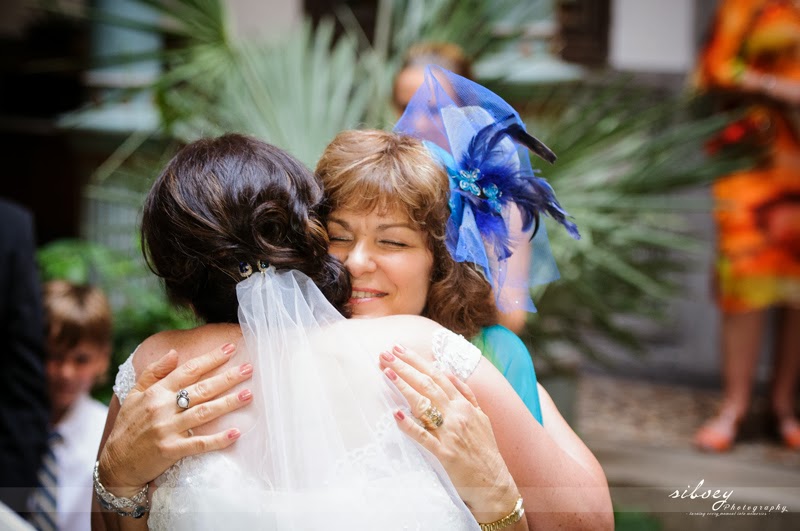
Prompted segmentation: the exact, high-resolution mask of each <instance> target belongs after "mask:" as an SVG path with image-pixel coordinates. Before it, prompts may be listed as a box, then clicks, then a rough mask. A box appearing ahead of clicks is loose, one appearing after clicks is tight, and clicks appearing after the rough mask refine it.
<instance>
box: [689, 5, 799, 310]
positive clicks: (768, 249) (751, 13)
mask: <svg viewBox="0 0 800 531" xmlns="http://www.w3.org/2000/svg"><path fill="white" fill-rule="evenodd" d="M744 68H747V69H752V70H754V71H756V72H759V73H763V74H765V75H772V76H781V77H786V78H791V79H796V80H800V2H798V1H792V0H722V1H721V3H720V7H719V11H718V13H717V18H716V21H715V26H714V30H713V32H712V34H711V39H710V40H709V42H708V44H707V46H706V47H705V49H704V50H703V51H702V52H701V57H700V74H701V78H702V80H703V83H704V84H705V86H716V87H718V88H723V89H725V88H735V86H736V83H737V76H738V75H740V73H741V72H742V70H743V69H744ZM745 101H747V100H745ZM799 111H800V109H798V108H797V107H794V108H792V107H789V106H788V105H787V104H783V103H780V104H779V103H776V102H769V101H767V100H766V99H762V100H760V101H758V102H755V101H751V102H750V103H749V107H748V111H747V115H748V119H749V120H750V121H749V122H748V123H751V124H757V125H758V130H759V132H760V133H759V137H760V138H761V143H762V145H765V146H766V150H767V156H766V157H765V160H764V162H763V163H762V164H760V165H758V166H757V167H756V168H754V169H750V170H747V171H743V172H739V173H734V174H732V175H727V176H725V177H722V178H720V179H718V180H717V182H716V183H715V184H714V186H713V194H714V199H715V212H714V216H715V220H716V222H717V226H718V238H719V241H718V246H719V249H718V250H719V254H718V262H717V278H718V285H717V288H718V289H717V292H718V299H719V305H720V307H721V309H722V310H723V311H724V312H742V311H749V310H757V309H761V308H766V307H768V306H775V305H788V306H793V307H798V308H800V119H798V118H799V117H800V112H799ZM729 129H731V128H729ZM728 132H729V133H732V134H733V135H734V136H735V135H736V134H737V131H734V130H731V131H728Z"/></svg>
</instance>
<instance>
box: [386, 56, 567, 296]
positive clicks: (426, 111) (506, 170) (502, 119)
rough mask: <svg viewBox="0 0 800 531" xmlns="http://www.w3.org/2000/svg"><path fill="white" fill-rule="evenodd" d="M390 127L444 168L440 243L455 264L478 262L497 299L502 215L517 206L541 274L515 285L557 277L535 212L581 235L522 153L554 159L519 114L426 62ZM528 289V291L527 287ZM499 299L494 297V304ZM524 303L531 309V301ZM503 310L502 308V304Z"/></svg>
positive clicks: (505, 249)
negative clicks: (446, 196)
mask: <svg viewBox="0 0 800 531" xmlns="http://www.w3.org/2000/svg"><path fill="white" fill-rule="evenodd" d="M394 130H395V131H396V132H399V133H403V134H408V135H411V136H414V137H417V138H419V139H421V140H423V142H424V143H425V145H426V146H427V148H428V149H429V151H430V152H431V154H432V155H433V156H434V157H435V158H436V159H437V160H438V161H439V162H440V163H441V164H442V165H443V166H444V167H445V168H446V169H447V173H448V176H449V178H450V190H451V192H450V219H449V222H448V227H447V236H446V243H447V248H448V250H449V251H450V254H451V255H452V256H453V258H454V259H455V260H456V261H461V262H472V263H474V264H476V265H478V266H479V267H480V268H481V270H482V271H483V273H484V275H485V276H486V278H487V280H488V281H489V282H490V283H491V284H492V286H493V288H494V289H495V294H496V296H499V293H500V288H501V287H502V286H503V284H504V283H505V282H506V281H507V280H508V279H507V270H506V268H505V262H506V260H508V258H509V257H510V256H511V254H512V253H513V248H514V243H515V242H514V240H515V237H518V236H520V235H514V234H510V231H509V212H510V207H511V206H512V205H514V206H516V207H517V209H518V211H519V214H520V216H521V220H522V231H523V233H526V232H529V231H530V230H531V228H532V227H533V230H534V232H535V233H536V234H537V235H536V236H535V238H534V264H533V269H534V270H535V269H537V267H538V266H539V264H542V267H541V272H540V274H537V272H536V271H533V272H532V274H531V278H525V279H515V281H516V284H517V285H519V284H520V283H523V284H524V286H525V287H526V288H527V287H528V285H529V283H533V284H543V283H546V282H550V281H552V280H555V279H556V278H558V272H557V269H556V268H555V267H554V266H553V267H547V264H554V261H553V259H552V253H551V252H550V246H549V242H548V241H547V236H546V233H545V231H544V230H539V229H540V228H541V229H543V227H540V217H541V216H542V215H546V216H550V217H551V218H553V219H554V220H555V221H557V222H558V223H560V224H561V225H563V226H564V227H565V228H566V230H567V231H568V232H569V233H570V235H572V236H573V237H574V238H576V239H579V238H580V234H579V233H578V229H577V227H576V226H575V224H574V223H573V222H571V221H569V219H568V214H567V212H566V211H565V210H564V209H563V208H562V207H561V205H559V203H558V201H557V200H556V197H555V193H554V192H553V189H552V188H551V187H550V185H549V184H548V183H547V181H546V180H544V179H543V178H541V177H539V176H538V171H537V170H534V169H533V168H532V167H531V164H530V157H529V155H528V150H531V151H532V152H534V153H535V154H536V155H538V156H539V157H541V158H543V159H544V160H547V161H548V162H551V163H552V162H554V161H555V160H556V156H555V154H554V153H553V152H552V151H551V150H550V149H549V148H548V147H547V146H545V145H544V144H543V143H542V142H540V141H539V140H538V139H536V138H535V137H533V136H531V135H530V134H528V133H527V131H526V130H525V125H524V124H523V123H522V120H521V119H520V117H519V114H517V112H516V111H515V110H514V109H513V108H512V107H511V106H510V105H508V103H506V102H505V101H504V100H503V99H502V98H500V97H499V96H498V95H496V94H494V93H493V92H491V91H490V90H488V89H486V88H485V87H482V86H481V85H479V84H477V83H475V82H473V81H470V80H468V79H466V78H463V77H461V76H458V75H456V74H453V73H452V72H449V71H448V70H445V69H443V68H441V67H438V66H429V67H428V68H427V69H426V72H425V81H424V83H423V85H422V86H421V87H420V88H419V89H418V90H417V92H416V93H415V94H414V97H413V98H412V99H411V101H410V102H409V105H408V107H407V108H406V111H405V112H404V113H403V116H401V117H400V120H399V121H398V122H397V125H396V126H395V128H394ZM526 291H527V289H526ZM500 302H501V301H500V300H499V299H498V303H500ZM526 303H527V308H528V309H530V310H533V309H534V308H533V304H532V302H531V301H526ZM501 309H502V310H505V309H506V308H502V306H501Z"/></svg>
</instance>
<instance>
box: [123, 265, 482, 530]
mask: <svg viewBox="0 0 800 531" xmlns="http://www.w3.org/2000/svg"><path fill="white" fill-rule="evenodd" d="M237 291H238V297H239V304H240V313H239V321H240V324H241V326H242V332H243V334H244V337H245V340H246V344H247V350H248V351H249V353H250V356H251V358H252V359H253V364H254V366H255V367H256V371H255V373H254V376H253V381H252V382H251V385H250V387H251V388H252V389H253V394H254V397H255V399H254V403H253V404H252V405H251V406H248V407H247V408H245V410H242V411H247V412H248V415H249V417H240V418H239V419H238V422H240V424H238V425H237V426H241V425H242V424H241V422H244V423H245V426H244V429H242V433H243V434H242V437H241V438H240V439H239V440H238V441H237V442H236V444H234V445H233V446H232V447H230V448H228V449H226V450H225V451H221V452H213V453H209V454H203V455H199V456H193V457H187V458H185V459H182V460H181V461H179V462H178V463H176V464H175V465H174V466H173V467H171V468H170V469H169V470H167V471H166V472H165V473H164V474H162V475H161V476H160V477H159V478H157V480H156V485H157V489H156V490H155V491H154V493H153V495H152V501H151V511H150V515H149V521H148V524H149V527H150V529H157V530H187V531H188V530H192V531H195V530H227V531H234V530H239V529H248V530H250V529H264V530H317V529H319V530H326V531H328V530H340V529H341V530H345V529H347V530H352V529H358V530H414V529H420V530H423V529H424V530H477V529H478V525H477V524H476V523H475V520H474V519H473V518H472V515H471V514H470V513H469V511H468V510H467V508H466V507H465V506H464V504H463V502H462V501H461V500H460V499H459V498H458V496H457V494H456V492H455V489H454V488H453V486H452V484H451V483H450V481H449V479H448V478H447V476H446V474H445V473H444V471H443V470H442V468H441V466H440V465H439V463H438V461H437V460H436V459H435V458H434V457H433V456H432V455H430V454H429V453H428V452H427V451H426V450H424V449H423V448H422V447H420V446H419V445H417V444H416V443H414V442H413V441H412V440H411V439H410V438H408V437H407V436H405V435H404V434H403V433H401V432H400V431H399V429H398V428H397V425H396V423H395V421H394V419H393V417H392V413H393V411H394V410H395V409H396V408H397V407H405V408H406V409H407V403H406V402H405V400H404V399H403V398H402V396H401V395H400V394H399V393H398V392H397V391H396V390H395V389H394V387H393V386H392V385H391V384H389V383H388V380H385V377H384V376H383V375H382V374H381V372H380V370H379V368H378V366H377V361H376V360H377V353H376V352H367V351H365V347H364V346H363V345H361V344H359V341H358V339H357V338H356V337H354V335H355V334H354V333H353V326H355V325H350V324H348V323H351V322H348V321H346V320H344V319H343V318H342V317H341V316H340V315H339V314H338V312H336V311H335V310H334V309H333V308H332V307H331V306H330V304H329V303H328V302H327V301H326V300H325V299H324V297H322V295H321V293H320V292H319V290H318V289H317V288H316V286H314V285H313V283H312V282H311V281H310V280H309V279H308V278H307V277H305V275H303V274H301V273H298V272H295V271H290V272H279V273H278V272H275V271H274V270H273V269H270V270H268V271H267V273H265V274H254V275H253V276H252V277H250V278H249V279H247V280H245V281H243V282H241V283H240V284H239V287H238V290H237ZM360 326H362V327H363V326H364V325H363V323H362V324H361V325H360ZM362 329H363V328H362ZM431 341H432V348H431V350H432V352H433V353H434V356H435V358H436V359H437V362H438V363H440V364H442V365H444V366H445V367H447V368H449V369H450V370H451V371H452V372H453V373H454V374H456V375H458V376H459V377H460V378H462V379H466V378H467V377H468V376H469V375H470V374H471V373H472V371H473V370H474V368H475V367H476V366H477V364H478V361H480V357H481V355H480V351H478V349H476V348H475V347H474V346H473V345H471V344H470V343H469V342H467V341H466V340H465V339H464V338H462V337H461V336H457V335H455V334H453V333H452V332H449V331H447V330H444V329H438V330H437V331H436V332H435V333H434V334H433V336H432V338H431ZM134 355H135V353H134V354H132V355H131V357H130V358H129V359H128V360H127V361H126V362H125V363H124V364H123V365H122V366H120V368H119V373H118V374H117V379H116V385H115V386H114V392H115V393H116V395H117V397H118V398H119V400H120V403H122V402H124V400H125V397H126V396H127V394H128V392H129V391H130V389H132V387H133V385H134V383H135V379H136V375H135V374H134V368H133V364H132V360H133V356H134ZM247 419H249V421H248V420H247ZM445 422H446V420H445Z"/></svg>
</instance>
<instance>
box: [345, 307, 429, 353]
mask: <svg viewBox="0 0 800 531" xmlns="http://www.w3.org/2000/svg"><path fill="white" fill-rule="evenodd" d="M339 325H340V326H342V327H343V328H342V329H343V330H347V331H348V332H351V333H353V334H356V335H357V337H358V338H359V339H360V340H361V341H362V342H363V343H364V344H365V345H367V346H368V347H369V348H371V349H373V350H375V351H376V352H379V351H381V350H387V349H391V348H392V346H394V345H397V344H401V345H403V346H405V347H407V348H411V349H413V350H416V351H417V352H419V353H420V354H427V353H429V352H430V349H431V345H432V338H433V334H434V332H435V331H436V330H439V329H441V328H442V327H441V325H439V324H437V323H436V322H434V321H431V320H430V319H428V318H426V317H421V316H418V315H391V316H387V317H375V318H370V319H349V320H347V321H343V322H341V323H339Z"/></svg>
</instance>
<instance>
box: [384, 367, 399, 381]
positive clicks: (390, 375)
mask: <svg viewBox="0 0 800 531" xmlns="http://www.w3.org/2000/svg"><path fill="white" fill-rule="evenodd" d="M383 374H385V375H386V376H387V377H388V378H389V379H390V380H392V381H394V380H397V373H396V372H394V371H393V370H392V369H384V371H383Z"/></svg>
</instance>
